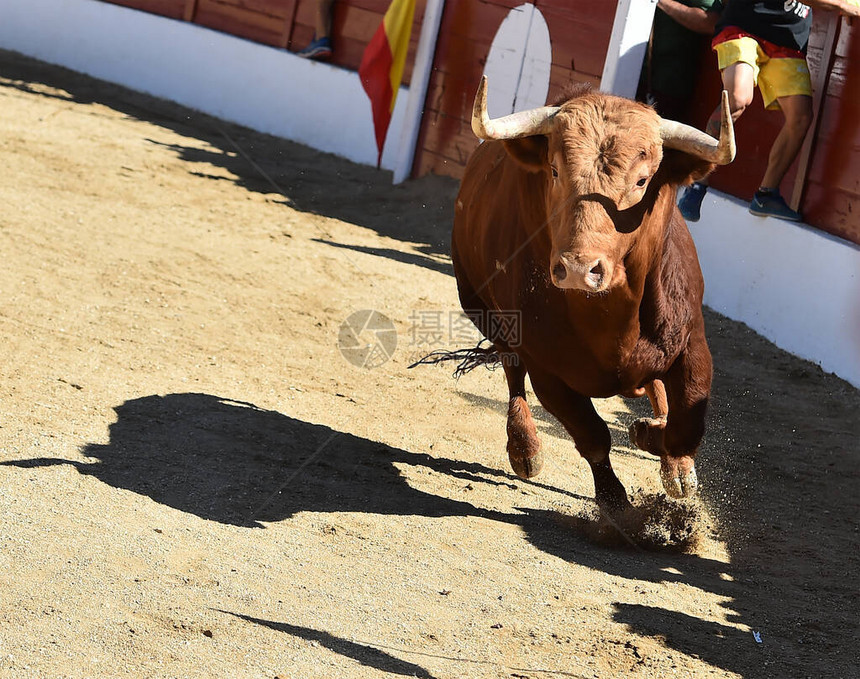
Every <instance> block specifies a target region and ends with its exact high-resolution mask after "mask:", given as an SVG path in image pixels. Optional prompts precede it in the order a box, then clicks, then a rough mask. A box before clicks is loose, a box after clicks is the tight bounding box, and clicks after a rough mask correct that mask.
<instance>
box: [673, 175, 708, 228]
mask: <svg viewBox="0 0 860 679" xmlns="http://www.w3.org/2000/svg"><path fill="white" fill-rule="evenodd" d="M707 192H708V186H707V184H700V183H699V182H693V183H692V184H691V185H690V186H688V187H687V188H686V189H684V195H682V196H681V200H679V201H678V209H680V210H681V215H682V216H683V217H684V219H686V220H687V221H688V222H698V221H699V217H701V216H702V214H701V213H702V201H703V200H704V199H705V194H706V193H707Z"/></svg>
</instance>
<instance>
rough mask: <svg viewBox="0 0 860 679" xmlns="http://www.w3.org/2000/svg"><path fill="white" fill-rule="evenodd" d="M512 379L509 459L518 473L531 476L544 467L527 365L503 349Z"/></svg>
mask: <svg viewBox="0 0 860 679" xmlns="http://www.w3.org/2000/svg"><path fill="white" fill-rule="evenodd" d="M500 353H501V354H502V360H503V363H502V365H503V366H504V369H505V378H506V379H507V382H508V394H509V397H510V400H509V402H508V425H507V430H508V459H509V460H510V461H511V468H512V469H513V470H514V472H515V473H516V475H517V476H519V477H520V478H523V479H530V478H532V477H533V476H537V475H538V474H539V473H540V471H541V469H543V453H541V451H540V439H539V438H538V435H537V428H536V427H535V423H534V420H533V419H532V413H531V410H529V406H528V403H526V367H525V365H523V363H522V359H520V358H519V357H518V356H517V355H516V354H513V353H510V352H502V351H500Z"/></svg>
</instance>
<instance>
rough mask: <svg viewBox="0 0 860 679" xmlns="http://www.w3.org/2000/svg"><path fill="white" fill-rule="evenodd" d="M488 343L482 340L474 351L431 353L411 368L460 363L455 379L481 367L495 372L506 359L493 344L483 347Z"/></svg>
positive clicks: (439, 351)
mask: <svg viewBox="0 0 860 679" xmlns="http://www.w3.org/2000/svg"><path fill="white" fill-rule="evenodd" d="M486 341H487V340H483V339H482V340H481V341H480V342H478V344H477V345H476V346H475V347H473V348H472V349H457V350H456V351H444V350H442V349H439V350H437V351H431V352H430V353H429V354H427V355H426V356H424V357H423V358H420V359H418V360H417V361H415V363H413V364H412V365H410V366H409V367H410V368H414V367H415V366H418V365H436V364H437V363H444V362H446V361H458V363H457V367H456V368H455V369H454V375H453V377H454V379H459V378H460V377H461V376H463V375H465V374H466V373H467V372H470V371H472V370H474V369H475V368H477V367H478V366H481V365H483V366H486V367H487V369H488V370H495V369H496V368H498V367H499V366H500V365H502V361H503V360H504V358H503V356H502V355H501V354H500V353H499V352H498V350H497V349H496V347H495V346H493V345H492V344H490V345H489V346H481V345H482V344H483V343H484V342H486Z"/></svg>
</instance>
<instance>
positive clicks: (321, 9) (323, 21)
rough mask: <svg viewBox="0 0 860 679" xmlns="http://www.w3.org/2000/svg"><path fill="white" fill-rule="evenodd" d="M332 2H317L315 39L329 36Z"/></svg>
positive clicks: (332, 0)
mask: <svg viewBox="0 0 860 679" xmlns="http://www.w3.org/2000/svg"><path fill="white" fill-rule="evenodd" d="M333 5H334V0H317V18H316V26H315V27H316V37H317V38H327V37H329V35H330V34H331V10H332V6H333Z"/></svg>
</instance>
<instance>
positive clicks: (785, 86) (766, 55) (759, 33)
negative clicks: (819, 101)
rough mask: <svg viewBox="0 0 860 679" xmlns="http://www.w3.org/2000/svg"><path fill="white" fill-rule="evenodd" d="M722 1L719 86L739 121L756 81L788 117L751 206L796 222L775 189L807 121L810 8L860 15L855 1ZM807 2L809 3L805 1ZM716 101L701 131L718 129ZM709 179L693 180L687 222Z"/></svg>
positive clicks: (682, 204) (684, 204) (696, 212)
mask: <svg viewBox="0 0 860 679" xmlns="http://www.w3.org/2000/svg"><path fill="white" fill-rule="evenodd" d="M806 3H807V4H804V3H801V2H798V1H797V0H726V2H725V5H726V6H725V9H724V11H723V14H722V16H721V17H720V20H719V22H718V23H717V27H716V31H717V34H716V36H715V37H714V39H713V42H712V46H713V49H714V50H715V51H716V53H717V60H718V62H719V69H720V73H721V75H722V81H723V87H724V89H725V90H726V91H727V92H728V93H729V105H730V107H731V110H732V119H733V121H735V122H736V121H737V119H738V118H740V116H741V114H743V112H744V111H745V110H746V108H747V107H748V106H749V105H750V104H751V103H752V100H753V96H754V94H755V88H756V85H758V88H759V90H760V92H761V95H762V99H763V102H764V107H765V109H767V110H779V111H782V113H783V116H784V118H785V121H784V123H783V126H782V129H781V130H780V132H779V134H778V135H777V137H776V139H775V140H774V142H773V145H772V146H771V148H770V152H769V154H768V161H767V169H766V170H765V173H764V176H763V177H762V180H761V185H760V186H759V188H758V190H757V191H756V193H755V195H754V196H753V199H752V201H751V202H750V205H749V211H750V212H751V213H752V214H754V215H758V216H760V217H778V218H780V219H787V220H790V221H800V220H801V219H802V215H801V214H800V213H799V212H796V211H795V210H792V209H791V208H790V207H789V206H788V205H787V204H786V203H785V200H784V199H783V198H782V196H781V195H780V193H779V185H780V183H781V182H782V179H783V178H784V177H785V175H786V173H787V172H788V169H789V167H791V164H792V163H793V162H794V160H795V158H797V155H798V153H799V152H800V148H801V146H802V145H803V140H804V138H805V137H806V133H807V131H808V129H809V126H810V124H811V123H812V117H813V112H812V82H811V80H810V76H809V68H808V66H807V63H806V47H807V43H808V41H809V32H810V28H811V26H812V9H811V7H818V8H821V9H825V10H838V11H840V12H842V13H843V14H845V15H847V16H849V17H856V16H860V7H858V6H857V4H856V0H851V1H850V2H849V1H846V0H806ZM810 6H811V7H810ZM719 129H720V118H719V108H717V109H715V111H714V113H713V114H712V115H711V118H710V119H709V120H708V126H707V128H706V131H707V132H708V134H710V135H711V136H714V137H718V136H719ZM707 189H708V187H707V183H705V182H694V183H693V184H692V185H691V186H689V187H688V188H687V189H686V190H685V191H684V194H683V195H682V196H681V200H680V201H679V202H678V206H679V208H680V209H681V214H682V215H683V216H684V218H685V219H686V220H687V221H690V222H696V221H698V220H699V217H700V211H701V205H702V199H703V198H704V197H705V193H706V192H707Z"/></svg>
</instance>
